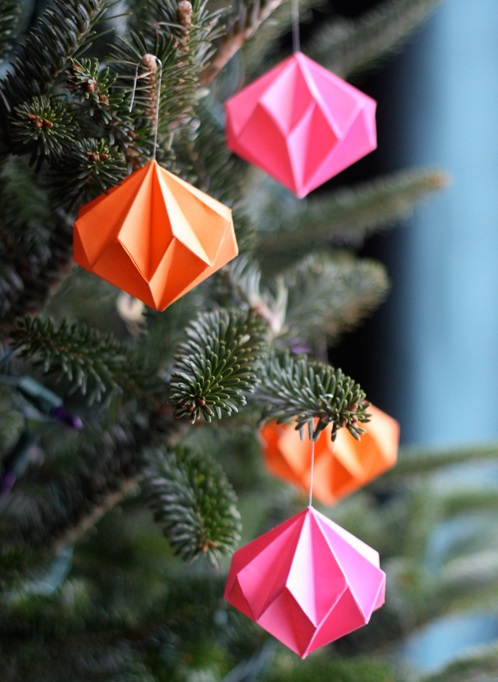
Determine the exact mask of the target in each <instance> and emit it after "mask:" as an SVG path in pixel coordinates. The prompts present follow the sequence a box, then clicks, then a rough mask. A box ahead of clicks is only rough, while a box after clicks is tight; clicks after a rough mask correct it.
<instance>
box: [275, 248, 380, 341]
mask: <svg viewBox="0 0 498 682" xmlns="http://www.w3.org/2000/svg"><path fill="white" fill-rule="evenodd" d="M285 284H286V285H287V288H288V305H287V314H286V316H285V338H286V339H289V340H290V342H292V343H293V344H294V345H295V344H296V343H297V344H312V343H313V341H314V340H316V339H318V338H319V337H320V335H321V334H326V335H327V337H328V339H327V340H328V342H329V343H335V342H337V341H338V339H339V336H340V335H341V334H343V333H344V332H346V331H349V330H350V329H353V328H354V327H355V326H357V325H358V324H359V322H360V321H361V320H362V319H363V318H364V317H365V316H366V315H367V314H369V313H371V311H372V310H373V309H374V308H375V307H376V306H377V305H379V303H381V301H382V300H383V299H384V298H385V296H386V294H387V291H388V288H389V285H388V280H387V275H386V272H385V269H384V267H383V266H382V265H380V264H379V263H376V262H374V261H369V260H357V259H355V258H353V257H342V258H337V257H336V258H330V257H326V256H310V257H308V258H306V259H304V260H303V261H302V262H301V263H300V264H299V265H298V266H297V268H295V269H293V270H291V271H290V272H289V273H288V274H287V276H286V277H285Z"/></svg>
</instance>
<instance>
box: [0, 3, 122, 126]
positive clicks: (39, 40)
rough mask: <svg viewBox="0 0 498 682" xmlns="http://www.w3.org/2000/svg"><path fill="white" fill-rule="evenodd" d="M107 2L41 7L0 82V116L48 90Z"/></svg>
mask: <svg viewBox="0 0 498 682" xmlns="http://www.w3.org/2000/svg"><path fill="white" fill-rule="evenodd" d="M110 4H111V3H110V2H109V0H68V1H66V2H57V3H55V4H52V5H51V6H49V7H48V8H47V9H46V10H45V13H44V14H43V16H42V17H41V18H40V19H39V21H38V23H37V25H36V26H35V28H34V29H33V30H32V31H31V32H30V33H29V35H28V37H27V39H26V41H25V42H24V44H23V46H22V47H21V48H19V49H18V51H17V52H16V54H15V56H14V59H13V61H12V70H11V71H10V72H9V73H8V74H7V76H6V78H5V80H4V81H3V83H1V84H0V94H1V97H0V119H1V118H3V117H5V115H6V114H7V115H8V114H10V112H11V111H12V110H13V109H14V107H16V106H18V105H20V104H22V103H23V102H25V101H28V100H30V99H31V98H32V97H33V96H40V95H45V94H46V93H48V91H49V89H50V88H51V87H52V85H53V84H54V82H55V81H56V79H57V78H58V77H59V76H60V74H61V73H62V71H63V70H64V68H65V67H66V65H67V64H68V63H69V61H70V60H71V58H72V57H74V55H75V54H76V52H77V50H78V49H81V46H82V44H83V42H84V41H85V38H86V39H88V38H89V36H90V34H91V32H92V31H93V29H94V28H95V26H96V24H97V23H98V22H99V21H101V19H102V17H103V15H104V13H105V11H106V10H107V8H108V7H109V5H110ZM87 45H88V43H87ZM2 115H3V116H2Z"/></svg>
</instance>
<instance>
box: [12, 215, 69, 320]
mask: <svg viewBox="0 0 498 682" xmlns="http://www.w3.org/2000/svg"><path fill="white" fill-rule="evenodd" d="M71 227H72V226H71V224H70V223H69V222H68V220H67V218H66V216H65V215H64V214H63V213H56V214H55V216H53V224H52V230H51V232H50V237H49V239H48V242H47V245H46V247H47V248H46V254H40V255H39V256H38V257H36V258H35V259H33V258H26V254H24V255H23V254H22V253H19V254H18V256H16V255H14V257H13V259H12V260H13V263H14V265H15V269H16V275H17V277H18V278H19V280H20V282H19V286H17V287H16V291H14V290H11V292H12V293H13V294H17V295H16V296H15V298H14V297H11V298H10V299H9V300H8V301H5V303H6V304H7V305H5V306H4V310H5V312H4V314H3V315H2V317H1V318H0V331H3V332H4V333H6V334H8V332H9V330H10V329H11V327H12V325H13V324H14V323H15V321H16V319H17V318H19V317H22V316H24V315H26V314H34V313H35V312H38V311H39V310H40V309H41V308H42V307H43V305H44V304H45V303H46V301H47V298H48V297H49V296H50V294H51V293H52V291H53V290H54V288H55V287H56V286H57V285H58V284H59V283H60V281H61V279H62V278H63V277H65V276H66V275H67V273H68V272H69V269H70V267H71V263H72V231H71Z"/></svg>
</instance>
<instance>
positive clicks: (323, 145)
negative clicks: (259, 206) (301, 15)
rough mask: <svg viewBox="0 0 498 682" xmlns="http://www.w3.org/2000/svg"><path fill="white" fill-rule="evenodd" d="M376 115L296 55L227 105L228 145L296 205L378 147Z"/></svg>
mask: <svg viewBox="0 0 498 682" xmlns="http://www.w3.org/2000/svg"><path fill="white" fill-rule="evenodd" d="M375 108H376V103H375V101H374V100H373V99H371V98H370V97H368V96H367V95H365V94H364V93H362V92H361V91H360V90H358V89H357V88H355V87H353V86H352V85H350V84H349V83H346V82H345V81H343V80H342V79H341V78H339V77H338V76H335V75H334V74H333V73H331V72H330V71H327V69H324V68H323V67H322V66H320V65H319V64H317V63H316V62H314V61H313V60H311V59H309V58H308V57H306V56H305V55H304V54H302V52H295V53H294V54H293V55H292V56H291V57H289V58H288V59H286V60H285V61H283V62H281V63H280V64H278V65H277V66H275V67H274V68H273V69H271V70H270V71H269V72H268V73H266V74H264V75H263V76H261V78H258V80H256V81H254V83H251V84H250V85H249V86H247V87H246V88H244V89H243V90H241V92H239V93H238V94H236V95H235V96H234V97H232V98H230V99H229V100H228V101H227V103H226V127H227V144H228V146H229V147H230V149H232V150H233V151H234V152H235V153H236V154H238V155H239V156H241V157H242V158H243V159H246V161H249V162H251V163H253V164H254V165H255V166H258V168H261V169H262V170H264V171H266V172H267V173H268V174H269V175H271V176H273V177H274V178H275V179H276V180H278V181H279V182H281V183H282V184H283V185H285V186H286V187H288V188H289V189H290V190H292V191H293V192H294V193H295V194H297V196H298V197H300V198H302V197H304V196H306V195H307V194H308V193H309V192H311V190H313V189H315V187H318V186H319V185H321V184H323V183H324V182H326V181H327V180H329V179H330V178H332V177H333V176H334V175H337V173H339V172H340V171H342V170H344V169H345V168H347V167H348V166H350V165H351V164H353V163H354V162H355V161H358V159H360V158H361V157H362V156H365V154H368V153H369V152H371V151H373V150H374V149H375V148H376V146H377V137H376V129H375Z"/></svg>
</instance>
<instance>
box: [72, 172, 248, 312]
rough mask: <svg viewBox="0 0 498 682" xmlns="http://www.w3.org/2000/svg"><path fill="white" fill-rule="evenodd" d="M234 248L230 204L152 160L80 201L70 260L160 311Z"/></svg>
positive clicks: (221, 262) (222, 262)
mask: <svg viewBox="0 0 498 682" xmlns="http://www.w3.org/2000/svg"><path fill="white" fill-rule="evenodd" d="M237 253H238V249H237V242H236V240H235V234H234V229H233V222H232V214H231V211H230V209H229V208H228V207H227V206H225V205H224V204H221V203H220V202H219V201H216V200H215V199H213V198H212V197H210V196H209V195H207V194H205V193H204V192H201V191H200V190H198V189H196V188H195V187H193V186H192V185H190V184H189V183H187V182H185V181H184V180H181V179H180V178H179V177H177V176H176V175H173V174H172V173H170V172H169V171H167V170H165V169H164V168H162V167H161V166H159V164H158V163H157V162H156V161H150V162H149V163H148V164H147V165H145V166H144V167H143V168H140V169H139V170H137V171H135V172H134V173H132V174H131V175H130V176H129V177H128V178H126V179H125V180H124V181H123V182H122V183H121V184H120V185H118V186H117V187H114V188H113V189H111V190H110V191H109V192H108V193H104V194H101V195H100V196H98V197H97V198H96V199H94V200H93V201H91V202H90V203H89V204H87V205H86V206H84V207H83V208H82V209H81V210H80V212H79V214H78V218H77V220H76V223H75V225H74V260H75V261H76V262H77V263H79V265H82V266H83V267H84V268H87V270H90V271H91V272H93V273H95V274H96V275H98V276H99V277H102V278H103V279H105V280H107V281H108V282H110V283H111V284H114V285H115V286H117V287H119V288H120V289H122V290H123V291H125V292H127V293H128V294H131V295H132V296H134V297H135V298H138V299H140V300H141V301H143V302H144V303H146V304H147V305H148V306H150V307H151V308H155V309H157V310H164V308H166V306H168V305H170V304H171V303H173V302H174V301H176V300H177V299H178V298H180V296H182V295H183V294H185V293H187V291H190V289H192V288H193V287H195V286H196V285H197V284H199V282H202V281H203V280H204V279H206V278H207V277H209V275H211V274H212V273H213V272H215V271H216V270H218V269H219V268H221V267H222V266H223V265H225V264H226V263H227V262H228V261H229V260H231V259H232V258H234V257H235V256H236V255H237Z"/></svg>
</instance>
